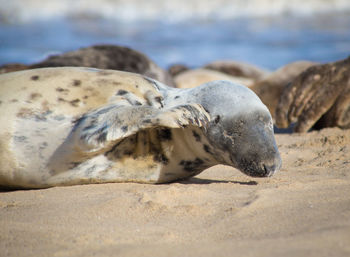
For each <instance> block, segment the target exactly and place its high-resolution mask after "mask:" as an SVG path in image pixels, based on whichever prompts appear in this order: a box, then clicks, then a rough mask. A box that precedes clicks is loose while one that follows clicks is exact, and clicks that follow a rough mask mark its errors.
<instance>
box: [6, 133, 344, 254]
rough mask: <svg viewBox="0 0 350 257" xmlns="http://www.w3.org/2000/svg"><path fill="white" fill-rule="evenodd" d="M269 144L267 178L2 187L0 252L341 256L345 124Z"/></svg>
mask: <svg viewBox="0 0 350 257" xmlns="http://www.w3.org/2000/svg"><path fill="white" fill-rule="evenodd" d="M277 143H278V146H279V149H280V152H281V155H282V159H283V168H282V170H281V171H280V172H279V173H277V174H276V175H275V176H274V177H272V178H259V179H255V178H251V177H247V176H245V175H243V174H242V173H240V172H239V171H238V170H235V169H233V168H230V167H225V166H215V167H213V168H210V169H208V170H206V171H205V172H203V173H201V174H200V175H198V176H197V177H194V178H192V179H190V180H186V181H181V182H178V183H172V184H163V185H145V184H132V183H120V184H101V185H83V186H71V187H55V188H50V189H44V190H18V191H10V192H6V191H4V192H0V231H1V233H0V256H349V255H350V244H349V242H350V130H340V129H336V128H332V129H324V130H321V131H320V132H311V133H308V134H292V135H285V134H279V135H277Z"/></svg>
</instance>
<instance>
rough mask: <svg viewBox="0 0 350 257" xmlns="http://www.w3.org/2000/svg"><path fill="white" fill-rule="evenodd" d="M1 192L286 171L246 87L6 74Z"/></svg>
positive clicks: (265, 116) (94, 75)
mask: <svg viewBox="0 0 350 257" xmlns="http://www.w3.org/2000/svg"><path fill="white" fill-rule="evenodd" d="M0 85H1V87H0V107H1V108H0V110H1V115H0V124H1V125H0V185H2V186H7V187H11V186H12V187H22V188H46V187H51V186H67V185H77V184H88V183H106V182H139V183H164V182H172V181H176V180H179V179H184V178H188V177H191V176H195V175H197V174H198V173H200V172H201V171H203V170H204V169H206V168H208V167H211V166H213V165H216V164H225V165H230V166H233V167H235V168H238V169H239V170H241V171H242V172H244V173H245V174H247V175H249V176H255V177H265V176H271V175H272V174H274V173H275V172H276V171H277V170H279V168H280V167H281V158H280V155H279V152H278V149H277V146H276V142H275V138H274V134H273V127H272V118H271V115H270V113H269V111H268V109H267V107H266V106H265V105H264V104H263V103H262V102H261V101H260V99H259V98H258V97H257V96H256V95H255V94H254V93H253V92H252V91H251V90H249V89H248V88H246V87H244V86H240V85H236V84H233V83H231V82H227V81H215V82H210V83H207V84H204V85H202V86H199V87H196V88H191V89H177V88H171V87H168V86H166V85H163V84H162V83H160V82H157V81H155V80H153V79H150V78H148V77H144V76H142V75H139V74H133V73H128V72H121V71H112V70H99V69H93V68H78V67H61V68H42V69H35V70H25V71H19V72H13V73H7V74H3V75H0Z"/></svg>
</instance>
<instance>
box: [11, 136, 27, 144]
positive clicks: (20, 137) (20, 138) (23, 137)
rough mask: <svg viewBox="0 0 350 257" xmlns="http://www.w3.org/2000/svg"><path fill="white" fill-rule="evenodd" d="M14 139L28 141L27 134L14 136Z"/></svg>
mask: <svg viewBox="0 0 350 257" xmlns="http://www.w3.org/2000/svg"><path fill="white" fill-rule="evenodd" d="M13 139H14V140H15V141H17V142H21V143H23V142H25V141H27V139H28V138H27V137H26V136H14V137H13Z"/></svg>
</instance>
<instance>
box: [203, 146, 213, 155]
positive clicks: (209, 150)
mask: <svg viewBox="0 0 350 257" xmlns="http://www.w3.org/2000/svg"><path fill="white" fill-rule="evenodd" d="M203 149H204V151H205V152H207V153H210V154H213V152H212V151H211V149H210V146H209V145H207V144H204V145H203Z"/></svg>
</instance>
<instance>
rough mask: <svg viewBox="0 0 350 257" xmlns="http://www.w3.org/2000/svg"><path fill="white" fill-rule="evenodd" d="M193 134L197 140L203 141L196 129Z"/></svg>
mask: <svg viewBox="0 0 350 257" xmlns="http://www.w3.org/2000/svg"><path fill="white" fill-rule="evenodd" d="M192 134H193V136H194V139H196V141H197V142H200V141H201V136H200V135H199V134H198V133H197V132H196V131H195V130H192Z"/></svg>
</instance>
